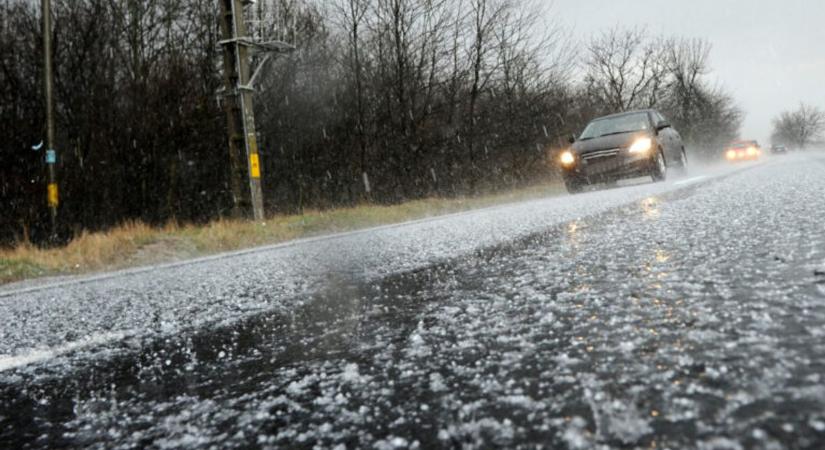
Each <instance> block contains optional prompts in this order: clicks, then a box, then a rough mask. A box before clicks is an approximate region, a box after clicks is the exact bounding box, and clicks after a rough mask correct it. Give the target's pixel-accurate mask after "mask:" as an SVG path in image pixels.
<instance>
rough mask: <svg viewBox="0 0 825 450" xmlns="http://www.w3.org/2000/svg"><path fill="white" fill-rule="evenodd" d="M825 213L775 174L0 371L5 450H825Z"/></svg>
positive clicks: (802, 173)
mask: <svg viewBox="0 0 825 450" xmlns="http://www.w3.org/2000/svg"><path fill="white" fill-rule="evenodd" d="M823 192H825V165H819V164H811V163H810V162H809V161H804V160H799V159H789V160H787V161H777V162H774V163H771V164H768V165H765V166H761V167H756V168H754V169H752V170H748V171H744V172H741V173H737V174H734V175H731V176H729V177H726V178H721V179H715V180H713V181H710V182H707V183H701V184H696V185H690V186H687V187H685V188H683V189H681V190H677V191H672V192H669V193H668V192H664V193H658V194H656V195H651V196H646V197H645V198H643V199H641V200H637V201H634V202H631V203H627V204H625V205H623V206H621V207H617V208H614V209H611V210H608V211H605V212H601V213H599V214H593V215H587V216H582V217H580V218H578V219H575V220H570V221H567V222H564V223H562V224H559V225H552V226H549V227H547V228H546V229H545V230H544V231H542V232H539V233H533V234H530V235H528V236H522V237H519V238H517V239H512V240H507V241H504V242H502V243H500V244H499V245H494V246H488V247H486V248H484V249H481V250H477V251H475V252H473V253H471V254H469V255H465V256H462V257H456V258H453V259H446V260H442V261H440V262H437V263H433V264H431V265H427V266H424V267H420V268H416V269H412V270H407V271H403V272H399V273H394V274H390V275H387V276H383V277H381V278H380V279H377V280H371V279H366V278H364V277H360V276H357V275H353V274H352V273H351V272H339V273H334V272H330V275H327V277H326V279H325V281H324V283H323V288H322V289H321V290H319V291H318V292H316V293H315V294H313V295H312V296H311V298H304V297H302V298H301V305H302V306H299V307H296V308H294V309H286V310H277V311H265V312H261V313H258V314H255V315H251V316H249V317H247V318H245V319H244V320H242V321H233V322H230V323H226V324H222V325H215V326H212V327H207V328H197V329H195V330H194V331H187V332H182V333H179V334H177V335H164V336H162V337H158V336H156V335H152V334H149V335H146V336H134V337H130V338H126V339H124V340H120V341H117V342H116V343H112V344H107V345H105V346H104V347H105V348H104V349H102V350H98V351H96V352H95V353H94V357H92V356H90V355H89V354H85V353H84V352H78V354H76V355H74V356H71V355H70V356H68V357H66V358H63V359H61V360H60V361H59V363H57V362H52V363H42V364H38V365H34V366H29V367H26V368H21V369H17V370H12V371H6V372H0V395H2V396H1V397H0V444H3V445H0V447H4V448H5V447H8V448H26V447H31V448H60V447H89V448H143V447H147V446H149V447H157V448H209V447H211V446H214V447H216V448H217V447H219V448H250V447H253V448H254V447H259V448H279V447H296V448H318V447H320V448H336V447H338V448H387V449H391V448H433V447H447V448H462V447H468V448H490V447H519V446H521V447H531V448H533V447H536V446H543V447H545V448H571V449H573V448H593V447H598V446H604V447H605V448H613V447H622V448H642V447H643V448H709V449H710V448H718V449H735V448H785V447H788V448H823V446H825V380H823V379H822V377H823V376H825V340H824V339H823V338H824V337H825V292H823V289H822V286H823V284H822V283H823V282H825V280H824V279H823V277H825V275H823V274H825V225H823V224H825V195H822V193H823ZM586 195H590V194H586ZM594 195H598V193H595V194H594ZM571 201H576V200H575V198H572V199H571Z"/></svg>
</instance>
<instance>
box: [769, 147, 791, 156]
mask: <svg viewBox="0 0 825 450" xmlns="http://www.w3.org/2000/svg"><path fill="white" fill-rule="evenodd" d="M771 153H773V154H774V155H779V154H783V153H788V147H785V146H784V145H773V146H771Z"/></svg>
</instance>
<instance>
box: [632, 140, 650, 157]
mask: <svg viewBox="0 0 825 450" xmlns="http://www.w3.org/2000/svg"><path fill="white" fill-rule="evenodd" d="M651 148H653V140H652V139H650V138H649V137H643V138H639V139H636V142H634V143H633V145H631V146H630V153H633V154H637V155H643V154H646V153H647V152H649V151H650V149H651Z"/></svg>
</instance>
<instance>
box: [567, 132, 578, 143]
mask: <svg viewBox="0 0 825 450" xmlns="http://www.w3.org/2000/svg"><path fill="white" fill-rule="evenodd" d="M567 142H569V143H571V144H575V143H576V136H573V135H572V134H571V135H570V137H569V138H567Z"/></svg>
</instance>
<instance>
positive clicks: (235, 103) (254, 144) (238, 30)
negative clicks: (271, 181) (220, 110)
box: [219, 0, 264, 220]
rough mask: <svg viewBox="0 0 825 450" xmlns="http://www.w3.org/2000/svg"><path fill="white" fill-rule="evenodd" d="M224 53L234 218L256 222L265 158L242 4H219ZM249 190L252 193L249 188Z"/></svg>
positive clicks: (225, 0) (229, 0)
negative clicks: (260, 144) (261, 151)
mask: <svg viewBox="0 0 825 450" xmlns="http://www.w3.org/2000/svg"><path fill="white" fill-rule="evenodd" d="M219 1H220V5H221V30H222V32H223V39H222V40H221V45H223V49H224V57H223V66H224V85H225V86H224V93H225V98H224V110H225V111H226V118H227V123H228V128H229V162H230V171H231V175H230V189H231V190H232V197H233V202H234V203H233V210H232V213H233V216H235V217H241V216H247V215H248V214H249V211H250V209H251V212H252V216H253V217H254V219H255V220H263V218H264V204H263V193H262V189H261V158H260V156H259V154H258V139H257V135H256V131H255V113H254V110H253V103H252V102H253V99H252V94H253V88H252V86H250V85H249V82H250V77H251V74H250V68H249V56H250V47H253V46H254V44H253V43H252V41H251V39H250V38H249V37H248V36H247V27H246V21H245V19H244V14H243V7H244V4H246V3H248V2H246V1H241V0H219ZM245 185H246V186H248V189H247V188H246V186H245Z"/></svg>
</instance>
